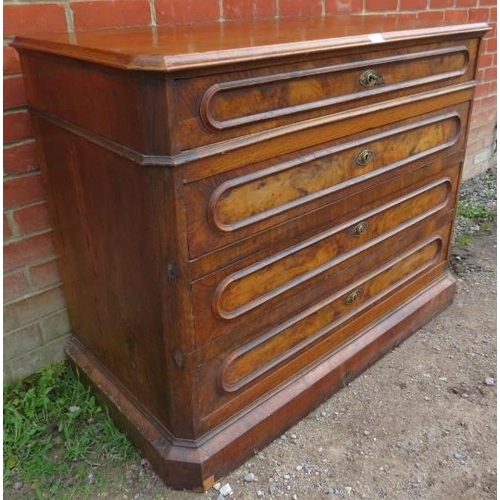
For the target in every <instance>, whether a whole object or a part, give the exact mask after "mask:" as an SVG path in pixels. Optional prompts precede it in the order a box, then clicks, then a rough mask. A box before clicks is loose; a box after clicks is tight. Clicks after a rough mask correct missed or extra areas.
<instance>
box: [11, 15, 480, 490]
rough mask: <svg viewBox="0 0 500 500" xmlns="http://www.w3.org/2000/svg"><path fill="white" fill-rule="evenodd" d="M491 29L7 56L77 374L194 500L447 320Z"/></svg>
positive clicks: (332, 24)
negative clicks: (480, 74) (21, 81)
mask: <svg viewBox="0 0 500 500" xmlns="http://www.w3.org/2000/svg"><path fill="white" fill-rule="evenodd" d="M486 29H487V27H486V25H484V24H470V25H460V26H434V27H429V26H419V25H415V24H412V25H411V26H410V25H404V23H401V22H399V21H397V20H394V19H391V18H386V19H385V20H384V21H383V22H377V23H375V22H370V21H369V20H368V19H365V18H362V17H358V18H354V17H347V18H323V19H297V20H289V21H283V20H282V21H268V22H255V23H244V22H241V23H233V24H231V23H229V24H211V25H209V24H207V25H196V26H185V27H177V28H172V27H170V28H169V27H163V28H144V29H129V30H111V31H101V32H94V33H81V34H64V35H54V36H50V37H40V38H18V39H16V41H15V42H14V45H15V47H16V48H17V49H18V51H19V53H20V55H21V61H22V67H23V72H24V75H25V79H26V87H27V94H28V100H29V106H30V110H31V113H32V117H33V123H34V128H35V131H36V136H37V139H38V143H39V145H40V156H41V163H42V166H43V171H44V174H45V176H46V181H47V188H48V192H49V198H50V209H51V213H52V219H53V224H54V228H55V237H56V243H57V246H58V250H59V254H60V268H61V273H62V276H63V283H64V287H65V292H66V297H67V302H68V306H69V310H70V315H71V321H72V327H73V332H74V338H73V340H72V342H71V344H70V346H69V347H68V355H69V357H70V358H71V360H72V361H73V362H74V363H75V364H76V365H77V366H78V367H79V368H80V369H81V370H82V371H83V372H84V373H85V374H86V376H87V378H88V379H89V380H90V381H91V383H92V384H93V385H94V387H95V389H96V390H97V392H98V393H99V394H100V395H101V397H102V398H103V399H104V400H105V401H106V402H107V404H108V405H109V406H110V407H111V409H112V411H113V414H114V417H115V419H116V421H117V422H118V423H119V424H120V425H121V426H122V427H123V428H124V429H125V430H126V431H127V432H128V433H129V435H130V437H131V439H132V440H133V441H134V442H135V443H136V444H137V446H138V447H139V448H140V449H141V450H142V452H143V454H144V455H145V456H146V457H147V458H148V459H149V460H150V461H151V462H152V463H153V465H154V467H155V469H156V470H157V472H158V473H159V474H160V475H161V476H162V477H163V478H164V479H165V481H166V482H167V483H169V484H170V485H172V486H174V487H177V488H183V487H188V488H208V487H210V485H211V484H212V483H213V482H214V480H216V479H217V478H219V477H220V476H221V475H223V474H225V473H227V472H228V471H229V470H231V469H232V468H234V467H236V465H237V464H239V463H241V462H242V461H243V460H245V459H246V458H247V457H249V456H250V455H251V454H253V453H254V452H255V450H257V449H258V448H260V447H262V446H264V445H265V444H266V443H268V442H269V441H270V440H271V439H273V438H274V437H276V436H278V435H279V434H280V433H282V432H283V431H284V430H285V429H286V428H287V427H289V426H290V425H291V424H292V423H294V422H295V421H297V420H298V419H299V418H301V417H303V416H304V415H306V414H307V413H308V412H309V411H310V410H311V409H312V408H314V407H315V406H316V405H318V404H320V403H321V402H322V401H324V400H325V399H326V398H327V397H328V396H329V395H331V394H332V393H333V392H334V391H335V390H337V389H339V388H340V387H342V386H343V385H344V384H346V383H347V382H349V381H350V380H351V379H353V378H354V377H355V376H356V375H358V374H359V373H360V372H361V371H362V370H363V369H365V368H366V367H367V366H369V365H370V364H371V363H373V362H374V361H375V360H376V359H378V358H379V357H380V356H382V355H383V354H384V353H385V352H387V351H388V350H389V349H390V348H392V347H393V346H395V345H396V344H397V343H398V342H400V341H402V340H403V339H404V338H406V337H407V336H408V335H410V334H411V333H413V332H414V331H415V330H417V329H418V328H419V327H420V326H422V325H423V324H424V323H425V322H426V321H428V320H429V319H430V318H432V317H433V316H434V315H435V314H437V313H438V312H439V311H441V310H442V309H443V308H445V307H446V306H447V305H448V304H449V303H450V302H451V300H452V298H453V290H454V279H453V278H452V276H451V275H450V273H449V272H448V270H447V258H448V255H449V251H450V235H451V231H452V226H453V218H454V207H455V203H456V196H457V189H458V185H459V181H460V173H461V167H462V161H463V158H464V147H465V144H466V136H467V128H468V119H469V115H470V109H471V103H472V99H473V91H474V86H475V80H474V77H475V70H476V61H477V54H478V46H479V42H480V38H481V36H482V35H483V34H484V33H485V31H486Z"/></svg>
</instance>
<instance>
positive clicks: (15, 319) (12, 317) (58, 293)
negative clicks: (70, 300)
mask: <svg viewBox="0 0 500 500" xmlns="http://www.w3.org/2000/svg"><path fill="white" fill-rule="evenodd" d="M65 308H66V302H65V300H64V295H63V293H62V290H61V287H54V288H50V289H49V290H44V291H43V292H39V293H35V294H33V295H32V296H31V297H28V298H25V299H21V300H18V301H16V302H12V303H11V304H8V305H6V306H5V307H4V323H3V325H4V331H5V332H10V331H12V330H17V329H18V328H22V327H23V326H26V325H29V324H31V323H34V322H35V321H38V320H39V319H40V318H42V317H44V316H48V315H49V314H53V313H56V312H58V311H61V310H62V309H65Z"/></svg>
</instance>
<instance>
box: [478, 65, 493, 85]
mask: <svg viewBox="0 0 500 500" xmlns="http://www.w3.org/2000/svg"><path fill="white" fill-rule="evenodd" d="M479 73H480V75H481V76H480V81H482V82H489V81H492V80H496V78H497V68H496V67H491V68H485V69H483V70H481V71H480V72H479Z"/></svg>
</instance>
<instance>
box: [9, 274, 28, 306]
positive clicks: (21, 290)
mask: <svg viewBox="0 0 500 500" xmlns="http://www.w3.org/2000/svg"><path fill="white" fill-rule="evenodd" d="M28 291H29V284H28V280H27V279H26V276H25V275H24V273H22V272H17V273H13V274H7V275H5V276H4V277H3V301H4V302H10V301H11V300H14V299H17V298H19V297H21V296H22V295H26V294H27V293H28Z"/></svg>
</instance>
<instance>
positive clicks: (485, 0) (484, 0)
mask: <svg viewBox="0 0 500 500" xmlns="http://www.w3.org/2000/svg"><path fill="white" fill-rule="evenodd" d="M496 4H497V0H479V5H481V6H483V5H496Z"/></svg>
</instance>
